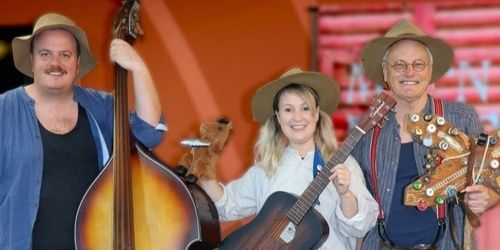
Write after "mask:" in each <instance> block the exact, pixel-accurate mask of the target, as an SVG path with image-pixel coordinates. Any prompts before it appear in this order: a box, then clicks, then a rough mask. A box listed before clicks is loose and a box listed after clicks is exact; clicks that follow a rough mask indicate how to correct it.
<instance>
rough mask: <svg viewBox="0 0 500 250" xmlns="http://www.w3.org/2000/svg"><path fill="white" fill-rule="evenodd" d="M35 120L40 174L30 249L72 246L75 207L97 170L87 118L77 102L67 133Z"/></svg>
mask: <svg viewBox="0 0 500 250" xmlns="http://www.w3.org/2000/svg"><path fill="white" fill-rule="evenodd" d="M38 124H39V127H40V132H41V136H42V144H43V176H42V184H41V185H42V186H41V191H40V202H39V204H40V205H39V208H38V214H37V217H36V221H35V225H34V228H33V249H34V250H42V249H43V250H45V249H47V250H48V249H50V250H56V249H75V243H74V224H75V216H76V211H77V209H78V206H79V204H80V200H81V199H82V196H83V195H84V193H85V192H86V191H87V189H88V187H89V186H90V184H91V183H92V181H93V180H94V179H95V178H96V177H97V175H98V174H99V165H98V160H97V148H96V145H95V142H94V139H93V137H92V131H91V129H90V124H89V120H88V118H87V114H86V112H85V110H84V109H83V108H82V107H81V106H80V105H78V121H77V123H76V126H75V128H73V130H71V131H70V132H68V133H67V134H64V135H59V134H53V133H51V132H49V131H47V130H46V129H45V128H44V127H43V126H42V125H41V124H40V122H39V123H38Z"/></svg>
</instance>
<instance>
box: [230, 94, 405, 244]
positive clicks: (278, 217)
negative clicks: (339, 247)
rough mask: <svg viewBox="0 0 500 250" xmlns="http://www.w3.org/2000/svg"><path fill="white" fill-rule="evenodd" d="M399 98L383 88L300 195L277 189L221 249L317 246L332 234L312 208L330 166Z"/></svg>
mask: <svg viewBox="0 0 500 250" xmlns="http://www.w3.org/2000/svg"><path fill="white" fill-rule="evenodd" d="M394 105H396V101H395V100H394V99H393V98H392V97H391V96H389V95H387V94H386V93H385V92H382V93H381V94H380V95H379V96H378V97H376V98H375V99H374V100H373V101H372V102H371V104H370V106H369V109H368V110H367V111H366V112H365V113H364V114H363V115H362V117H361V119H360V122H359V124H358V126H356V127H355V128H353V129H351V130H350V131H349V135H348V137H347V138H346V139H345V141H344V142H343V143H342V144H341V145H340V146H339V148H338V149H337V151H336V152H335V154H334V155H333V156H332V157H331V158H330V159H329V160H328V161H327V163H326V164H325V166H323V169H322V170H321V172H319V174H318V175H317V176H316V178H314V180H313V181H312V182H311V183H310V184H309V185H308V187H307V188H306V190H305V191H304V192H303V193H302V195H301V196H300V197H296V196H295V195H292V194H289V193H286V192H275V193H273V194H271V195H270V196H269V197H268V198H267V200H266V201H265V203H264V205H263V207H262V209H261V211H259V213H258V214H257V216H256V217H255V218H254V219H253V220H252V221H250V222H249V223H248V224H246V225H245V226H243V227H241V228H239V229H237V230H236V231H234V232H232V233H231V234H229V235H228V236H227V237H226V238H225V239H224V240H223V241H222V244H221V247H220V249H221V250H223V249H252V250H255V249H263V250H264V249H266V250H268V249H315V248H318V247H320V246H321V245H322V244H323V242H324V241H325V240H326V239H327V237H328V234H329V229H328V224H327V222H326V221H325V219H324V218H323V216H322V215H321V214H320V213H319V212H318V211H316V209H311V208H312V207H313V205H314V203H315V201H316V200H317V198H318V197H319V195H320V194H321V193H322V192H323V190H324V189H325V188H326V186H327V185H328V183H330V179H329V178H328V177H329V176H330V170H331V169H332V168H333V167H335V166H336V165H337V164H340V163H343V162H344V161H345V160H346V159H347V157H348V156H349V153H350V152H351V151H352V149H353V148H354V146H355V145H356V144H357V143H358V141H359V140H360V139H361V137H363V135H364V134H365V133H366V132H367V131H368V130H370V129H372V128H373V127H374V126H376V125H378V124H379V122H380V121H381V120H382V118H384V117H385V115H386V114H387V112H388V111H389V110H391V108H392V107H394Z"/></svg>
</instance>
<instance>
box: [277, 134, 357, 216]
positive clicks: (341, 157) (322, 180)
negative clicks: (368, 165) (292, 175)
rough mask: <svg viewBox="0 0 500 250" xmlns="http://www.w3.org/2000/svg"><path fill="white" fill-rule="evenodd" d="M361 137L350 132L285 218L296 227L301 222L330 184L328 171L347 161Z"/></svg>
mask: <svg viewBox="0 0 500 250" xmlns="http://www.w3.org/2000/svg"><path fill="white" fill-rule="evenodd" d="M363 135H364V133H363V132H362V131H361V130H360V129H358V128H357V127H355V128H352V129H351V130H350V132H349V135H348V137H347V138H346V139H345V141H344V142H343V143H342V144H341V145H340V146H339V148H338V149H337V151H336V152H335V153H334V155H333V156H332V157H331V158H330V160H328V162H327V163H326V164H325V166H323V168H322V170H321V171H320V172H319V174H318V175H317V176H316V178H314V180H313V181H312V182H311V183H310V184H309V186H308V187H307V188H306V190H305V191H304V193H302V195H301V196H300V197H299V199H298V200H297V202H296V203H295V204H294V205H293V207H292V208H291V209H290V211H289V212H288V214H287V217H288V218H289V219H290V221H292V222H293V223H294V224H295V225H297V224H298V223H299V222H300V221H301V220H302V218H303V217H304V215H305V214H306V213H307V211H308V210H309V209H310V208H311V207H312V205H313V204H314V203H315V202H316V200H317V199H318V197H319V195H320V194H321V193H322V192H323V190H324V189H325V188H326V186H327V185H328V183H330V179H329V177H330V175H331V173H330V170H331V169H332V168H333V167H335V166H336V165H337V164H340V163H343V162H344V161H345V160H346V159H347V157H348V156H349V154H350V153H351V151H352V150H353V148H354V146H356V144H357V143H358V141H359V140H360V139H361V137H363Z"/></svg>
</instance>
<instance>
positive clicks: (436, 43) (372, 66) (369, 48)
mask: <svg viewBox="0 0 500 250" xmlns="http://www.w3.org/2000/svg"><path fill="white" fill-rule="evenodd" d="M401 40H414V41H418V42H421V43H423V44H424V45H425V46H427V48H429V50H430V52H431V54H432V61H433V64H432V75H431V82H430V83H434V82H435V81H436V80H437V79H438V78H439V77H441V76H442V75H444V74H445V73H446V72H447V71H448V69H449V68H450V66H451V64H452V63H453V49H452V48H451V47H450V46H449V45H448V44H447V43H446V42H444V41H443V40H441V39H437V38H432V37H429V36H401V37H382V38H377V39H375V40H373V41H371V42H370V43H368V44H367V45H366V46H365V48H364V49H363V52H362V56H361V62H362V64H363V68H364V70H365V73H366V75H368V77H370V78H371V79H372V80H374V81H375V83H377V84H379V85H381V86H382V87H384V88H387V84H386V83H385V81H384V74H383V71H382V60H383V57H384V55H385V52H386V50H387V49H388V48H389V47H390V46H391V45H393V44H394V43H396V42H398V41H401Z"/></svg>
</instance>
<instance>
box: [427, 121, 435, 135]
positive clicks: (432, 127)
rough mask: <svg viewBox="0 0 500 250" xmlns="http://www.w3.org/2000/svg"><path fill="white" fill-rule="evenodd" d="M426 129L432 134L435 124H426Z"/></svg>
mask: <svg viewBox="0 0 500 250" xmlns="http://www.w3.org/2000/svg"><path fill="white" fill-rule="evenodd" d="M426 129H427V132H429V133H431V134H432V133H434V132H436V125H434V124H432V123H431V124H429V125H427V128H426Z"/></svg>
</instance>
